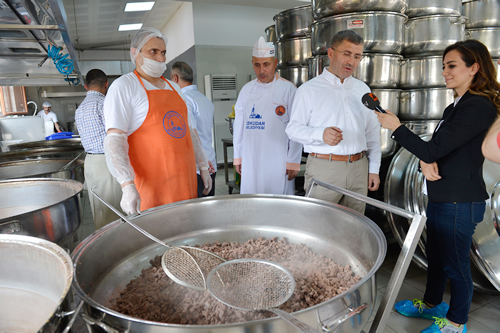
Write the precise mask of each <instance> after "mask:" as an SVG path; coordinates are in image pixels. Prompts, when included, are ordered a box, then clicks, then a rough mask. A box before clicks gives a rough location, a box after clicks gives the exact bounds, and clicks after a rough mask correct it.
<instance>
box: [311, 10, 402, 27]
mask: <svg viewBox="0 0 500 333" xmlns="http://www.w3.org/2000/svg"><path fill="white" fill-rule="evenodd" d="M377 14H383V15H386V16H389V15H390V16H401V17H402V18H404V19H407V18H408V16H406V15H405V14H401V13H398V12H389V11H387V12H386V11H381V10H374V11H368V12H351V13H345V14H339V15H333V16H327V17H323V18H321V19H319V20H317V21H316V22H313V23H312V24H311V26H313V25H315V24H320V23H323V22H326V21H333V20H335V19H339V18H343V17H347V16H364V15H368V16H374V15H377Z"/></svg>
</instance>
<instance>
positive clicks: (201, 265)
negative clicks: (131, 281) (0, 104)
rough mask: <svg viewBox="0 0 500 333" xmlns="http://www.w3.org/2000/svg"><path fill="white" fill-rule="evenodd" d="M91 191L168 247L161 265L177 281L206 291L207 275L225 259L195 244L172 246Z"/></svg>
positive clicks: (137, 227)
mask: <svg viewBox="0 0 500 333" xmlns="http://www.w3.org/2000/svg"><path fill="white" fill-rule="evenodd" d="M90 192H91V193H92V194H93V195H94V196H95V197H96V198H97V199H99V201H101V202H102V203H103V204H105V205H106V206H107V207H108V208H109V209H111V210H112V211H113V212H114V213H115V214H116V215H118V216H119V217H120V218H121V219H122V220H123V221H125V222H127V223H128V224H130V225H131V226H132V227H134V228H135V229H136V230H137V231H139V232H140V233H142V234H143V235H144V236H146V237H148V238H149V239H151V240H153V241H155V242H157V243H158V244H161V245H163V246H165V247H167V248H168V250H167V251H166V252H165V253H164V254H163V256H162V257H161V267H162V268H163V270H164V271H165V273H167V275H168V277H170V278H171V279H172V280H173V281H174V282H175V283H178V284H180V285H181V286H185V287H188V288H191V289H195V290H200V291H204V290H206V289H207V280H206V278H205V277H206V276H207V275H208V273H210V271H211V270H213V269H214V268H215V267H217V265H219V264H221V263H223V262H225V260H224V259H223V258H221V257H219V256H218V255H216V254H213V253H212V252H208V251H205V250H203V249H200V248H197V247H193V246H171V245H168V244H167V243H165V242H163V241H161V240H159V239H158V238H156V237H155V236H153V235H151V234H150V233H149V232H147V231H146V230H144V229H142V228H141V227H139V226H137V225H136V224H135V223H132V222H131V221H129V220H128V219H127V218H126V217H125V216H124V215H123V214H122V213H121V212H120V211H119V210H118V209H116V208H115V207H113V206H111V205H110V204H108V203H107V202H106V201H104V199H102V198H101V197H100V196H99V195H97V194H96V193H95V192H94V191H93V189H90Z"/></svg>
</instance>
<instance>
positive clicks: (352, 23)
mask: <svg viewBox="0 0 500 333" xmlns="http://www.w3.org/2000/svg"><path fill="white" fill-rule="evenodd" d="M364 27H365V21H364V20H348V21H347V29H362V28H364Z"/></svg>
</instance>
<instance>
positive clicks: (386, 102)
mask: <svg viewBox="0 0 500 333" xmlns="http://www.w3.org/2000/svg"><path fill="white" fill-rule="evenodd" d="M400 92H401V90H399V89H372V93H373V94H375V96H377V97H378V99H379V100H380V105H381V106H382V108H383V109H386V110H391V111H392V112H393V113H394V114H395V115H398V113H399V94H400ZM391 135H392V131H389V130H388V129H385V128H383V127H380V147H381V148H382V158H387V157H390V156H392V155H394V153H396V151H397V149H398V144H397V142H396V141H394V140H393V139H392V138H391Z"/></svg>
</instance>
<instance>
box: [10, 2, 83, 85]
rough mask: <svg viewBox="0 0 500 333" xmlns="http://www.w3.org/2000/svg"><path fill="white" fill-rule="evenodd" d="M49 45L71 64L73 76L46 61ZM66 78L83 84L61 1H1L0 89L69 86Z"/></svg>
mask: <svg viewBox="0 0 500 333" xmlns="http://www.w3.org/2000/svg"><path fill="white" fill-rule="evenodd" d="M49 45H53V46H56V47H61V48H62V49H61V50H60V51H59V53H62V54H63V55H66V54H67V55H68V57H67V59H71V60H73V66H74V70H73V72H72V74H70V75H69V76H66V75H64V74H61V73H60V72H59V70H58V69H57V68H56V66H55V65H54V61H53V59H51V58H47V51H48V49H49ZM68 77H69V78H70V79H78V80H80V82H81V83H83V79H82V75H81V72H80V69H79V66H78V61H77V57H76V53H75V49H74V48H73V46H72V44H71V38H70V35H69V31H68V27H67V22H66V13H65V12H64V8H63V5H62V0H2V1H0V86H57V85H69V82H68V81H66V80H65V79H66V78H68Z"/></svg>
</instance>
